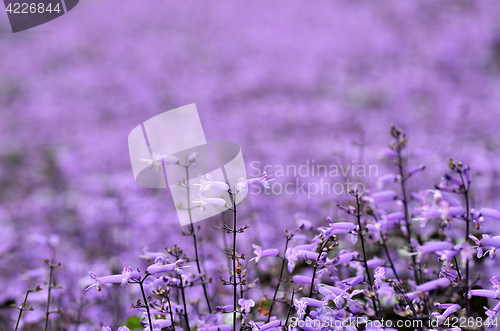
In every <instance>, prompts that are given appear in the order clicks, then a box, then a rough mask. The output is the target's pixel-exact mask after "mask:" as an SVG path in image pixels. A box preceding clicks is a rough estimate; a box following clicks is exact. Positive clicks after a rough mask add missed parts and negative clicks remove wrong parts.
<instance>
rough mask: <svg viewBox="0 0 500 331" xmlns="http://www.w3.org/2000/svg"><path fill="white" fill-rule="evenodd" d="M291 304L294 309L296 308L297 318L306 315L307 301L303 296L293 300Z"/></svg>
mask: <svg viewBox="0 0 500 331" xmlns="http://www.w3.org/2000/svg"><path fill="white" fill-rule="evenodd" d="M293 304H294V306H295V309H296V310H297V317H298V318H299V319H303V318H304V316H305V315H306V309H307V303H306V302H305V300H304V298H302V299H300V300H297V299H294V300H293Z"/></svg>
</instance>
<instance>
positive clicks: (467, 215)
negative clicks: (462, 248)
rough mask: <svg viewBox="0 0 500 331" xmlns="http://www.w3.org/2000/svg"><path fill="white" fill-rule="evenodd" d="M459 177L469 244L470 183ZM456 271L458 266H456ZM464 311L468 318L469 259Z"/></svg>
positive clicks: (466, 235)
mask: <svg viewBox="0 0 500 331" xmlns="http://www.w3.org/2000/svg"><path fill="white" fill-rule="evenodd" d="M460 177H461V178H462V184H463V186H464V198H465V222H466V226H465V243H467V242H469V234H470V229H469V225H470V216H469V215H470V205H469V186H470V183H467V184H466V183H465V180H464V176H463V174H462V172H460ZM457 269H458V265H457ZM464 292H465V309H466V310H467V315H468V316H470V314H471V312H470V304H469V258H468V257H467V261H465V291H464Z"/></svg>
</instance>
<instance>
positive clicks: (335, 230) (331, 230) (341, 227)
mask: <svg viewBox="0 0 500 331" xmlns="http://www.w3.org/2000/svg"><path fill="white" fill-rule="evenodd" d="M326 220H327V221H328V223H329V224H330V226H329V227H321V228H318V231H319V232H322V233H323V234H324V236H325V237H329V236H331V235H332V234H339V233H348V232H350V231H352V230H354V228H355V227H356V226H355V225H354V224H353V223H351V222H337V223H334V222H333V221H332V219H331V218H330V217H327V218H326Z"/></svg>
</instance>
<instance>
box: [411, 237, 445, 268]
mask: <svg viewBox="0 0 500 331" xmlns="http://www.w3.org/2000/svg"><path fill="white" fill-rule="evenodd" d="M411 243H412V245H413V246H414V247H415V249H416V251H417V252H416V254H417V262H418V263H420V262H422V259H423V258H424V254H428V253H435V252H439V251H446V250H450V249H452V248H453V244H452V243H449V242H443V241H431V242H426V243H425V244H423V245H420V244H419V243H418V241H417V240H416V239H415V238H412V239H411Z"/></svg>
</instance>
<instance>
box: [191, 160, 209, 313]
mask: <svg viewBox="0 0 500 331" xmlns="http://www.w3.org/2000/svg"><path fill="white" fill-rule="evenodd" d="M185 168H186V189H187V198H188V199H187V200H188V201H187V205H188V208H187V209H188V212H189V222H190V229H189V231H190V232H191V234H192V235H193V241H194V252H195V255H196V268H197V269H198V273H199V274H200V275H202V272H201V267H200V258H199V256H198V240H197V238H196V232H195V230H194V226H193V219H192V216H191V201H190V200H189V165H186V166H185ZM204 278H205V277H204V276H203V275H202V276H201V285H202V286H203V293H204V295H205V300H206V302H207V307H208V311H209V312H210V314H211V313H212V308H210V301H209V299H208V292H207V286H206V284H205V281H204V280H205V279H204Z"/></svg>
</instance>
